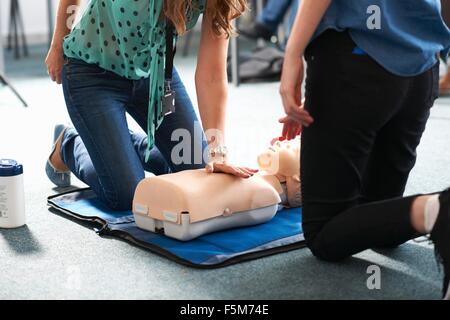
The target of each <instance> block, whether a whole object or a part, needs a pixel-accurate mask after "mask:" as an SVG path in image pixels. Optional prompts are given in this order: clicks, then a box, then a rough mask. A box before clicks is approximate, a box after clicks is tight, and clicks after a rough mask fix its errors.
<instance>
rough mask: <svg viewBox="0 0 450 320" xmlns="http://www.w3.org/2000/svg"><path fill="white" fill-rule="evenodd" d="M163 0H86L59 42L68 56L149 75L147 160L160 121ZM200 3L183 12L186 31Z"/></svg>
mask: <svg viewBox="0 0 450 320" xmlns="http://www.w3.org/2000/svg"><path fill="white" fill-rule="evenodd" d="M164 1H165V0H91V2H90V3H89V5H88V8H87V9H86V11H85V13H84V14H83V16H82V18H81V20H80V22H79V23H78V24H77V25H76V26H75V28H74V29H73V30H72V32H71V33H70V34H69V35H67V36H66V37H65V38H64V44H63V45H64V54H65V55H66V56H67V57H69V58H75V59H81V60H83V61H85V62H87V63H91V64H96V65H98V66H99V67H101V68H103V69H106V70H109V71H111V72H114V73H116V74H118V75H120V76H122V77H125V78H127V79H130V80H140V79H143V78H150V97H149V106H148V107H149V110H148V150H147V157H146V160H148V155H149V154H150V152H149V151H150V150H151V149H152V148H153V146H154V136H155V131H156V129H157V128H158V127H159V125H160V124H161V122H162V120H163V115H162V114H161V109H162V105H161V97H162V95H163V90H164V66H165V51H166V37H165V27H166V21H165V19H161V18H160V17H161V13H162V9H163V2H164ZM169 1H170V0H169ZM205 5H206V0H194V10H192V11H191V12H189V13H188V17H189V19H188V21H189V22H188V25H187V26H186V27H187V29H188V30H189V29H191V28H192V27H194V25H195V24H196V22H197V20H198V18H199V16H200V14H202V13H203V12H204V9H205ZM175 41H176V39H175ZM155 111H156V112H155Z"/></svg>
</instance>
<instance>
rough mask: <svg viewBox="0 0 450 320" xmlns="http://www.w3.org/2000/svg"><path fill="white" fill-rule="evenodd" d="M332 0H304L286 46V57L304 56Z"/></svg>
mask: <svg viewBox="0 0 450 320" xmlns="http://www.w3.org/2000/svg"><path fill="white" fill-rule="evenodd" d="M331 1H332V0H302V1H301V3H300V7H299V10H298V12H297V17H296V18H295V22H294V26H293V28H292V32H291V35H290V36H289V41H288V44H287V47H286V59H288V60H289V59H291V58H294V59H298V58H299V57H301V56H303V54H304V52H305V49H306V47H307V46H308V44H309V42H310V41H311V39H312V37H313V35H314V33H315V31H316V29H317V27H318V26H319V23H320V21H321V20H322V18H323V16H324V15H325V12H326V11H327V9H328V8H329V6H330V4H331Z"/></svg>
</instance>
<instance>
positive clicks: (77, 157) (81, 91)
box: [61, 59, 207, 210]
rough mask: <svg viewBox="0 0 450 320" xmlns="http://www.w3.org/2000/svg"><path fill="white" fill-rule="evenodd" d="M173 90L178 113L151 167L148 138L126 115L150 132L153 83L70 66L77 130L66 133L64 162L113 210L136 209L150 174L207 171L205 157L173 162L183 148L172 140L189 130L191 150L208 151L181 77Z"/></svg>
mask: <svg viewBox="0 0 450 320" xmlns="http://www.w3.org/2000/svg"><path fill="white" fill-rule="evenodd" d="M173 88H174V90H175V91H176V94H177V99H176V112H175V113H173V114H171V115H168V116H166V118H165V119H164V121H163V123H162V124H161V126H160V127H159V129H158V130H157V132H156V135H155V140H156V143H155V144H156V145H155V147H154V148H153V150H152V151H151V157H150V160H149V162H148V163H145V160H144V159H145V150H146V147H147V136H146V135H145V134H143V133H138V132H130V130H129V128H128V124H127V120H126V113H128V114H130V115H131V116H132V117H133V118H134V119H135V120H136V122H137V123H138V124H139V125H140V127H141V128H142V129H143V130H144V131H145V132H146V131H147V112H148V101H149V80H148V79H142V80H136V81H135V80H128V79H126V78H124V77H121V76H119V75H117V74H115V73H113V72H110V71H107V70H105V69H102V68H100V67H98V66H96V65H92V64H87V63H85V62H83V61H81V60H77V59H68V60H67V62H66V64H65V66H64V69H63V90H64V96H65V100H66V105H67V110H68V112H69V115H70V118H71V120H72V122H73V125H74V127H75V128H69V129H67V130H66V131H65V133H64V137H63V143H62V151H61V157H62V159H63V161H64V163H65V164H66V165H67V166H68V167H69V168H70V170H71V171H72V172H73V173H74V174H75V175H76V176H77V178H79V179H80V180H81V181H83V182H84V183H86V184H87V185H89V186H90V187H91V188H92V190H94V192H95V193H96V194H97V196H98V197H99V198H100V199H101V200H102V201H103V202H104V203H105V204H106V205H107V206H108V207H109V208H111V209H114V210H129V209H131V206H132V200H133V196H134V192H135V189H136V187H137V185H138V183H139V182H140V181H141V180H142V179H144V178H145V172H144V171H149V172H152V173H154V174H156V175H160V174H165V173H169V172H177V171H181V170H187V169H199V168H203V167H204V165H205V163H204V161H203V157H201V160H199V159H198V156H197V157H196V158H195V159H194V155H193V154H194V153H193V152H191V154H192V157H191V161H186V162H188V163H181V164H178V163H179V162H178V161H176V163H177V164H175V163H174V162H173V161H172V157H171V153H172V149H173V148H174V147H175V146H176V145H177V144H179V143H180V142H179V141H172V140H175V139H172V133H173V132H174V130H177V129H184V130H187V131H185V132H189V133H190V135H191V137H192V139H191V141H190V146H191V150H204V149H205V148H206V146H207V143H206V140H205V137H204V134H203V131H202V128H201V125H200V123H199V121H198V119H197V116H196V113H195V111H194V108H193V106H192V103H191V100H190V99H189V96H188V94H187V92H186V89H185V87H184V85H183V83H182V82H181V79H180V77H179V75H178V73H177V72H176V71H174V73H173ZM183 143H186V142H185V141H183ZM188 143H189V142H188ZM189 151H190V150H189ZM184 159H185V158H184ZM196 161H197V163H195V162H196Z"/></svg>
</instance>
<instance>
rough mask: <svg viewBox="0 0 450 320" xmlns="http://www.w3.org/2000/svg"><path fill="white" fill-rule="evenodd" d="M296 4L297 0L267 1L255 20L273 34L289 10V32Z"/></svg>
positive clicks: (296, 7)
mask: <svg viewBox="0 0 450 320" xmlns="http://www.w3.org/2000/svg"><path fill="white" fill-rule="evenodd" d="M298 4H299V0H269V1H268V2H267V4H266V6H265V7H264V10H263V11H262V13H261V15H260V16H259V17H258V19H257V20H258V22H259V23H261V24H262V25H264V26H265V27H266V28H267V29H268V30H269V31H271V32H273V33H275V32H276V31H277V28H278V26H279V25H280V24H281V23H282V22H283V19H284V16H285V15H286V13H287V11H288V10H289V8H291V10H292V14H291V16H290V17H289V30H290V29H291V27H292V24H293V23H294V19H295V15H296V13H297V9H298Z"/></svg>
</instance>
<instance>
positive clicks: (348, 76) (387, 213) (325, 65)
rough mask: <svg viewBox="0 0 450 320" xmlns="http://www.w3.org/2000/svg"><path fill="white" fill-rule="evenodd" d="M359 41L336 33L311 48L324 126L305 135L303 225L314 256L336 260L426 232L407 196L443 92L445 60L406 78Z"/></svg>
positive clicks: (310, 103) (313, 106) (311, 101)
mask: <svg viewBox="0 0 450 320" xmlns="http://www.w3.org/2000/svg"><path fill="white" fill-rule="evenodd" d="M355 46H356V45H355V43H354V42H353V41H352V39H351V37H350V36H349V35H348V33H346V32H336V31H327V32H325V33H324V34H323V35H321V36H320V37H319V38H317V39H316V40H314V41H313V42H312V43H311V44H310V46H309V47H308V49H307V51H306V54H305V56H306V61H307V65H308V68H307V78H306V91H305V96H306V97H305V98H306V109H307V110H308V111H309V112H310V113H311V115H312V117H313V118H314V119H315V122H314V124H313V125H312V126H310V127H309V128H306V129H304V131H303V134H302V153H301V178H302V194H303V202H304V204H303V228H304V232H305V238H306V242H307V245H308V246H309V248H310V249H311V251H312V252H313V254H314V255H316V256H317V257H319V258H321V259H324V260H329V261H336V260H340V259H343V258H346V257H348V256H351V255H353V254H355V253H358V252H360V251H363V250H365V249H369V248H373V247H379V246H380V247H381V246H395V245H399V244H401V243H403V242H405V241H407V240H410V239H412V238H414V237H416V236H418V235H417V234H416V232H415V230H414V229H413V228H412V226H411V222H410V208H411V204H412V202H413V200H414V199H415V197H407V198H403V197H402V196H403V193H404V190H405V186H406V182H407V180H408V176H409V173H410V171H411V169H412V168H413V167H414V165H415V161H416V148H417V146H418V145H419V142H420V139H421V137H422V133H423V131H424V130H425V125H426V123H427V120H428V118H429V114H430V108H431V107H432V105H433V103H434V100H435V99H436V98H437V96H438V82H439V66H438V65H436V66H435V67H433V68H432V69H430V70H428V71H426V72H424V73H423V74H421V75H418V76H415V77H400V76H396V75H394V74H392V73H390V72H388V71H387V70H385V69H384V68H383V67H382V66H380V65H379V64H378V63H376V62H375V61H374V60H373V59H372V58H370V57H369V56H368V55H355V54H353V53H352V51H353V49H354V48H355ZM398 58H399V59H401V57H398Z"/></svg>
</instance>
